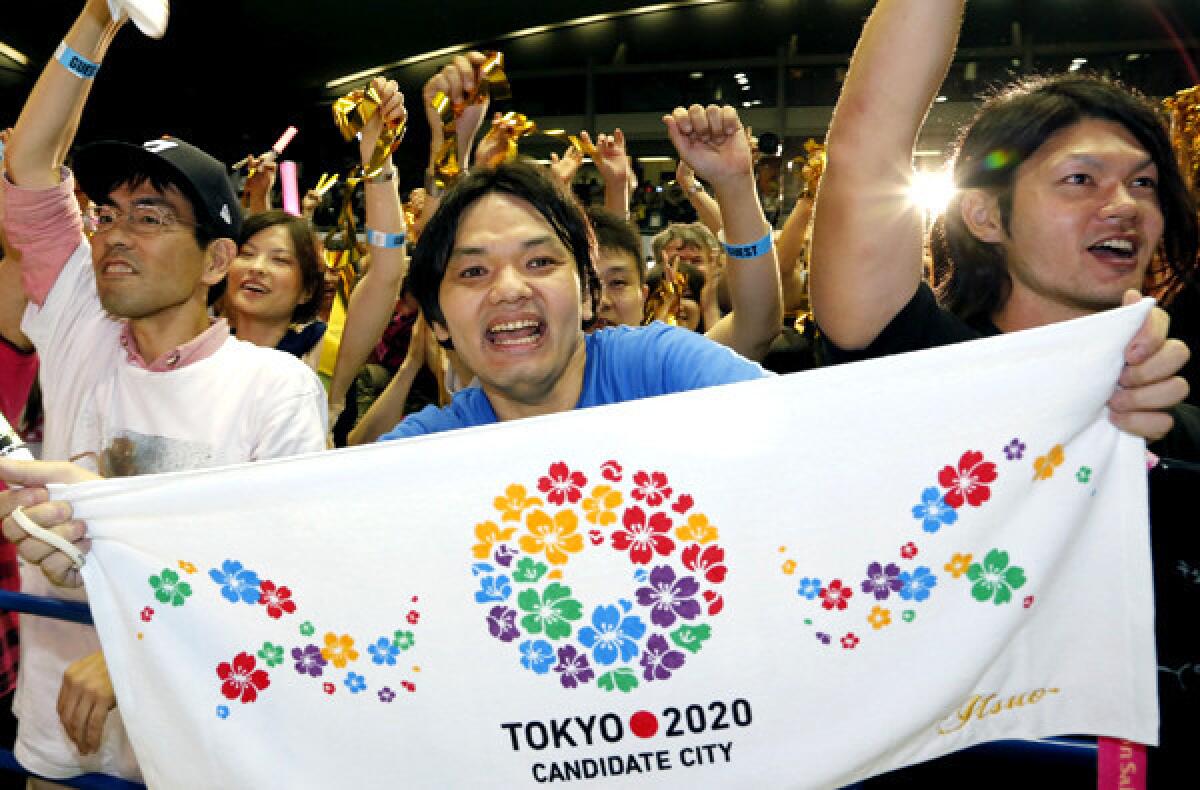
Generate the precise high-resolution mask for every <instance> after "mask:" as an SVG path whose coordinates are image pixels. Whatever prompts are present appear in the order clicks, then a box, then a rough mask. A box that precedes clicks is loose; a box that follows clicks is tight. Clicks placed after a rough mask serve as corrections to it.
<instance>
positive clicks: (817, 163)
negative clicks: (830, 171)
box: [792, 138, 825, 197]
mask: <svg viewBox="0 0 1200 790" xmlns="http://www.w3.org/2000/svg"><path fill="white" fill-rule="evenodd" d="M797 165H798V166H799V167H800V171H801V176H802V177H803V178H804V191H803V193H802V194H803V195H808V196H809V197H812V196H813V195H816V194H817V186H818V185H820V183H821V176H822V175H824V173H825V145H824V144H823V143H818V142H817V141H816V140H813V139H812V138H809V140H808V141H807V142H806V143H805V144H804V153H803V154H801V155H800V156H797V157H796V158H795V159H793V160H792V167H793V168H794V167H796V166H797ZM805 168H808V173H807V174H805V173H804V169H805Z"/></svg>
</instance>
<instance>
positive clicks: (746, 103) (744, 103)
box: [742, 101, 750, 107]
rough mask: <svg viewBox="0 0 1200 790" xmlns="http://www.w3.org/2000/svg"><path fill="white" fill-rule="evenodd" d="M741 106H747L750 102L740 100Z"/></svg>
mask: <svg viewBox="0 0 1200 790" xmlns="http://www.w3.org/2000/svg"><path fill="white" fill-rule="evenodd" d="M742 106H743V107H749V106H750V102H748V101H744V102H742Z"/></svg>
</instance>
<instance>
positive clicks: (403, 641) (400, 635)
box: [392, 631, 416, 650]
mask: <svg viewBox="0 0 1200 790" xmlns="http://www.w3.org/2000/svg"><path fill="white" fill-rule="evenodd" d="M415 641H416V640H415V639H414V638H413V634H412V631H397V632H396V633H394V634H393V635H392V644H393V645H394V646H395V647H396V648H397V649H399V650H408V649H409V648H410V647H412V646H413V643H414V642H415Z"/></svg>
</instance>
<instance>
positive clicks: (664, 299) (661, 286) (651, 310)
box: [642, 265, 687, 326]
mask: <svg viewBox="0 0 1200 790" xmlns="http://www.w3.org/2000/svg"><path fill="white" fill-rule="evenodd" d="M667 272H669V273H670V275H671V276H667V273H665V272H664V274H663V278H662V279H661V280H659V281H658V285H656V286H654V290H653V291H651V292H650V294H649V296H647V297H646V306H645V310H644V312H643V314H642V326H646V325H647V324H649V323H650V322H651V321H654V320H655V318H656V317H657V314H658V312H659V310H661V309H662V308H663V307H664V306H670V305H672V304H673V305H674V307H673V308H671V310H670V312H668V313H667V314H666V315H665V316H663V317H662V318H661V319H660V320H661V321H662V322H663V323H664V324H667V325H668V326H678V325H679V321H680V318H681V317H682V315H683V294H684V293H685V292H686V291H687V278H686V277H684V276H683V272H681V271H679V269H678V267H676V266H675V265H671V266H670V267H669V268H668V269H667Z"/></svg>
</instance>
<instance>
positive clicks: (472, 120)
mask: <svg viewBox="0 0 1200 790" xmlns="http://www.w3.org/2000/svg"><path fill="white" fill-rule="evenodd" d="M486 61H487V57H486V56H485V55H484V54H483V53H482V52H468V53H466V54H465V55H455V56H454V58H453V59H452V60H451V61H450V62H449V63H447V64H446V65H445V66H443V67H442V69H441V71H439V72H438V73H437V74H434V75H433V76H432V77H430V78H429V80H428V81H427V82H426V83H425V86H424V88H422V90H421V99H422V102H423V103H424V106H425V118H426V119H427V120H428V121H429V165H428V166H427V167H426V169H425V189H426V191H428V192H429V197H428V199H427V200H426V201H425V207H424V210H423V211H422V212H421V214H422V222H421V224H422V225H424V223H425V220H427V219H428V218H429V217H431V216H433V213H434V212H435V211H437V207H438V203H440V202H441V198H442V193H441V190H440V189H438V188H436V186H435V184H434V181H435V179H436V178H437V174H436V173H435V172H434V170H435V166H436V159H437V155H438V153H439V152H440V151H441V149H442V144H443V143H444V142H445V140H446V130H445V128H444V127H443V125H442V118H441V116H440V115H439V114H438V111H437V108H436V107H434V106H433V100H434V98H435V97H436V96H437V94H439V93H443V94H445V95H446V97H447V98H448V99H449V100H450V103H451V105H452V106H455V107H459V106H461V107H462V111H461V112H460V113H459V114H458V117H457V118H456V120H455V122H454V128H455V136H456V138H457V141H458V145H457V149H456V152H455V155H456V156H457V157H458V164H459V167H460V168H461V169H462V172H466V171H467V169H468V168H469V167H470V164H471V149H472V146H473V144H474V141H475V134H476V133H477V132H478V131H479V127H480V125H481V124H482V123H483V119H484V117H485V116H486V115H487V109H488V104H489V103H490V102H489V100H488V99H487V98H486V97H483V99H482V101H478V102H474V103H470V104H468V103H466V102H467V99H468V98H469V97H470V96H472V94H474V93H475V89H476V88H477V87H478V86H479V82H480V79H481V76H482V75H481V74H480V71H481V68H482V66H483V65H484V63H485V62H486Z"/></svg>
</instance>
